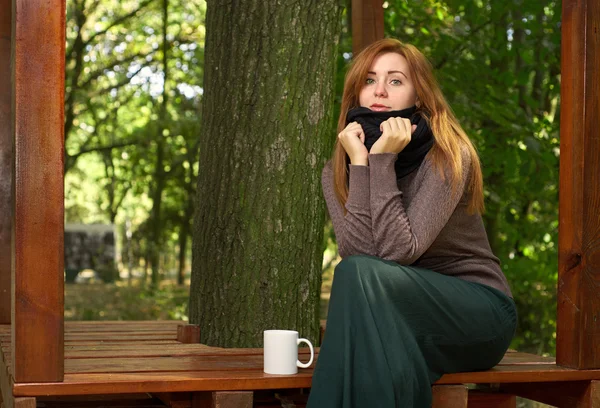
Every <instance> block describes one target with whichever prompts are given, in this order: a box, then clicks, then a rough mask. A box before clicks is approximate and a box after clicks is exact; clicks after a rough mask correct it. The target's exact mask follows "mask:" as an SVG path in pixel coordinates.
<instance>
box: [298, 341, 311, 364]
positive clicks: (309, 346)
mask: <svg viewBox="0 0 600 408" xmlns="http://www.w3.org/2000/svg"><path fill="white" fill-rule="evenodd" d="M300 343H306V344H308V348H310V361H309V362H308V363H306V364H304V363H301V362H300V360H298V361H296V365H297V366H298V367H300V368H308V367H310V365H311V364H312V362H313V360H314V359H315V350H314V349H313V346H312V344H311V342H310V341H308V340H306V339H298V341H297V343H296V344H297V345H300Z"/></svg>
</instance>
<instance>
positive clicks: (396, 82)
mask: <svg viewBox="0 0 600 408" xmlns="http://www.w3.org/2000/svg"><path fill="white" fill-rule="evenodd" d="M390 83H391V84H392V85H402V81H400V80H399V79H392V80H391V81H390Z"/></svg>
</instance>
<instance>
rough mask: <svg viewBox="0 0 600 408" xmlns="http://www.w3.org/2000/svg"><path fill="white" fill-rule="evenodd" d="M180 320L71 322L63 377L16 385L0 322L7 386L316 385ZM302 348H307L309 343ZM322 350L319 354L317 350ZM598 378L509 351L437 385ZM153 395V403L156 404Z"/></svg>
mask: <svg viewBox="0 0 600 408" xmlns="http://www.w3.org/2000/svg"><path fill="white" fill-rule="evenodd" d="M180 324H181V322H176V321H173V322H168V321H167V322H94V323H90V322H66V323H65V376H64V381H63V382H51V383H16V384H15V383H14V382H13V381H12V373H11V355H10V341H11V340H10V326H6V325H4V326H0V347H1V348H2V353H0V354H1V355H2V363H1V367H0V368H1V370H0V371H1V372H0V377H1V378H0V381H2V383H4V387H6V385H7V384H10V392H11V393H12V396H13V397H14V398H26V399H27V398H35V397H37V398H40V397H42V396H44V397H45V398H48V397H61V396H63V397H67V396H68V397H70V398H72V397H73V396H84V395H109V394H114V395H115V397H116V398H121V399H122V397H121V396H120V395H124V394H129V395H131V394H151V395H160V396H162V399H163V400H164V399H165V398H166V397H165V396H169V395H170V396H174V395H177V394H178V393H200V394H202V392H205V393H211V392H217V391H238V392H239V391H249V392H251V391H259V390H283V389H287V390H291V389H296V390H303V389H305V390H306V389H309V388H310V385H311V380H312V368H309V369H301V370H300V371H299V373H298V374H296V375H289V376H286V375H283V376H282V375H269V374H264V373H263V371H262V366H263V353H262V349H260V348H254V349H252V348H250V349H225V348H218V347H209V346H206V345H203V344H198V343H196V344H183V343H180V342H178V341H177V328H178V325H180ZM300 352H301V353H302V354H306V353H308V350H307V349H301V351H300ZM316 352H317V354H318V349H317V350H316ZM598 379H600V370H573V369H568V368H563V367H558V366H556V364H555V361H554V359H553V358H551V357H540V356H536V355H532V354H526V353H520V352H516V351H509V352H507V353H506V355H505V357H504V359H503V360H502V361H501V362H500V363H499V364H498V365H497V366H496V367H494V368H493V369H491V370H488V371H483V372H471V373H457V374H448V375H445V376H443V377H442V378H441V379H440V380H439V381H438V382H437V383H436V387H438V388H437V389H438V390H444V389H447V390H450V389H451V388H440V387H445V386H450V387H452V386H458V388H454V391H455V392H457V393H459V394H460V393H462V394H464V396H463V397H461V398H466V395H467V394H466V391H461V390H463V389H464V385H463V384H484V385H490V384H491V385H492V387H493V388H494V389H496V390H499V389H500V390H506V391H507V392H513V391H514V390H517V388H518V384H531V383H539V385H540V386H541V387H546V386H547V384H563V385H564V384H567V386H569V385H571V386H573V387H576V386H578V384H583V383H585V382H588V383H589V382H590V381H591V380H598ZM435 389H436V388H435V387H434V390H435ZM521 393H522V392H521ZM250 395H251V394H250ZM186 398H187V397H186ZM184 399H185V398H184ZM171 400H172V398H171ZM152 401H153V402H152ZM152 401H150V400H148V401H146V402H149V403H150V405H152V404H155V403H156V400H152ZM188 401H189V400H188ZM49 402H50V401H49ZM169 406H174V405H173V404H172V403H171V405H169ZM449 406H451V405H449ZM489 406H492V405H489ZM512 406H514V405H512Z"/></svg>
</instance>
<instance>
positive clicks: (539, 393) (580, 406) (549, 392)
mask: <svg viewBox="0 0 600 408" xmlns="http://www.w3.org/2000/svg"><path fill="white" fill-rule="evenodd" d="M599 384H600V383H599V382H598V381H576V382H570V383H549V382H547V383H539V384H535V386H534V385H532V384H506V385H501V389H502V390H505V391H507V392H510V393H513V394H515V395H518V396H520V397H523V398H527V399H530V400H533V401H538V402H541V403H544V404H548V405H552V406H555V407H560V408H592V407H593V408H596V407H600V387H599ZM594 404H596V405H594Z"/></svg>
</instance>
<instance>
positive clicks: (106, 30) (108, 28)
mask: <svg viewBox="0 0 600 408" xmlns="http://www.w3.org/2000/svg"><path fill="white" fill-rule="evenodd" d="M153 1H154V0H146V1H144V2H143V3H141V4H140V6H139V7H138V8H137V9H135V10H133V11H132V12H130V13H128V14H125V15H123V16H121V17H118V18H117V19H115V20H114V21H113V22H112V23H110V24H109V25H108V26H107V27H106V28H105V29H104V30H101V31H98V32H97V33H94V34H92V35H91V36H90V38H88V39H87V41H85V45H88V44H90V43H91V42H92V41H94V39H95V38H96V37H99V36H101V35H104V34H106V32H108V30H110V29H111V28H113V27H115V26H117V25H119V24H121V23H123V22H124V21H126V20H128V19H130V18H131V17H134V16H135V15H136V14H137V13H139V12H140V11H141V10H143V9H144V8H146V7H147V6H148V5H149V4H150V3H152V2H153Z"/></svg>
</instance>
